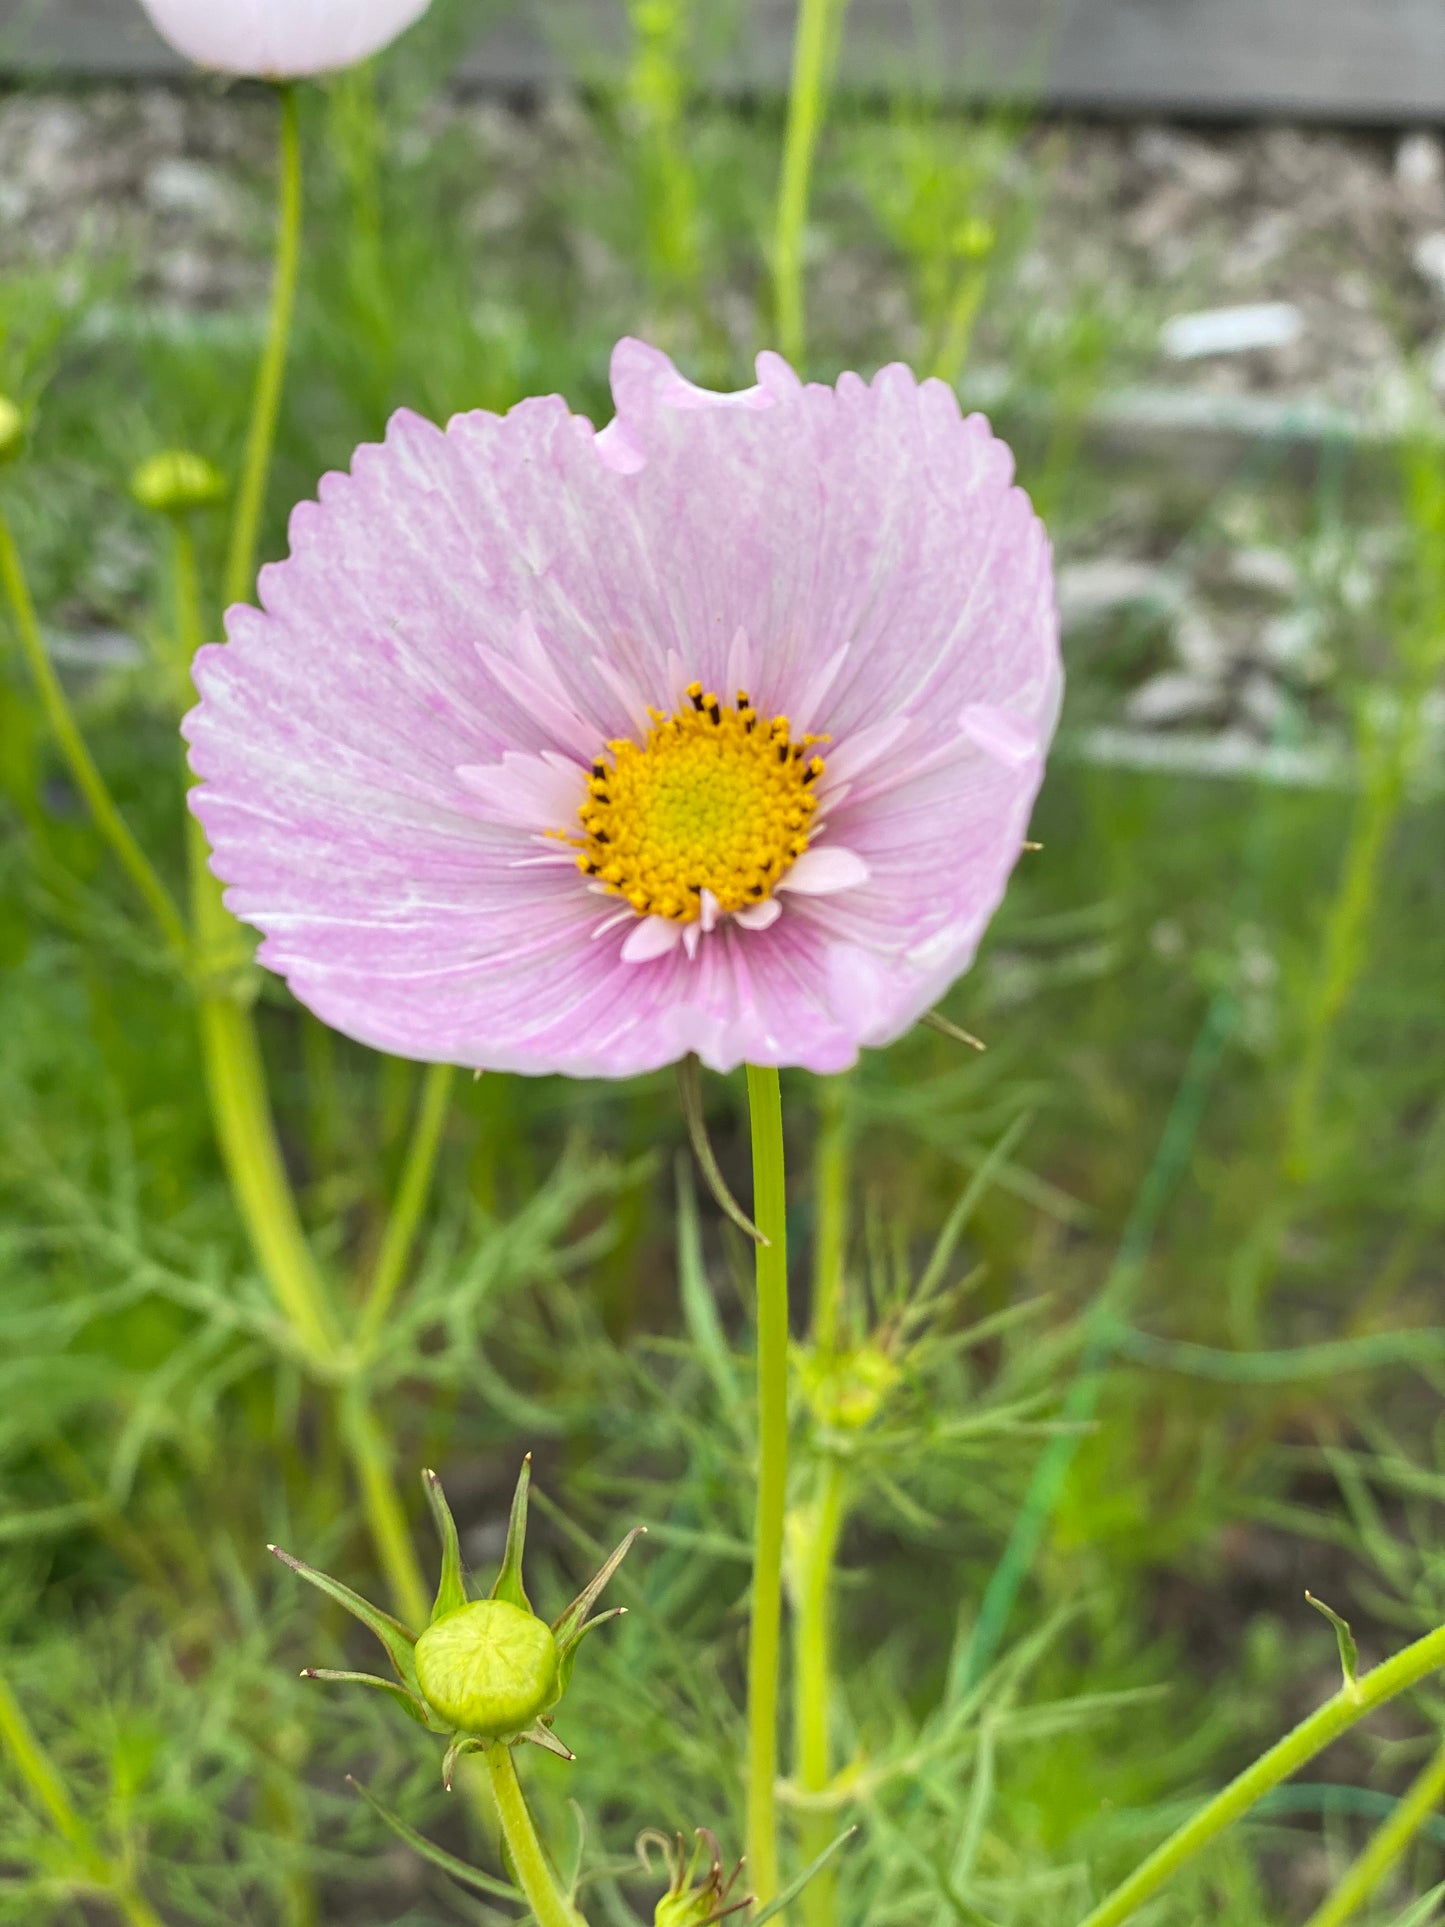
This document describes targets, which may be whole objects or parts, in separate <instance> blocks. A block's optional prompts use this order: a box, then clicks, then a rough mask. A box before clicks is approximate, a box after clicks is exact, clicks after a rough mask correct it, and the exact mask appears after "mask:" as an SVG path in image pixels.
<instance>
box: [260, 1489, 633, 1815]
mask: <svg viewBox="0 0 1445 1927" xmlns="http://www.w3.org/2000/svg"><path fill="white" fill-rule="evenodd" d="M531 1467H532V1461H531V1458H530V1455H529V1456H528V1458H527V1460H526V1462H525V1463H524V1464H523V1466H522V1474H521V1477H520V1478H519V1479H518V1480H517V1490H516V1492H515V1494H514V1496H513V1499H512V1518H511V1523H510V1525H509V1526H508V1528H507V1545H506V1550H505V1552H504V1553H503V1555H502V1569H501V1571H500V1572H499V1573H498V1574H497V1577H496V1580H495V1581H494V1583H493V1586H492V1591H491V1596H490V1598H487V1599H468V1597H467V1585H466V1579H465V1575H464V1574H463V1572H462V1551H461V1541H460V1539H459V1538H458V1536H457V1525H456V1520H455V1519H453V1517H452V1514H451V1508H450V1507H449V1506H448V1504H447V1502H446V1496H445V1494H444V1493H443V1491H442V1488H441V1481H440V1479H438V1477H437V1475H436V1473H435V1472H425V1473H423V1474H422V1480H423V1483H424V1485H425V1487H426V1495H427V1502H428V1504H429V1505H430V1506H431V1509H432V1516H433V1518H434V1519H435V1520H436V1525H437V1532H438V1535H439V1536H440V1538H441V1542H442V1564H441V1576H440V1578H439V1580H438V1582H437V1592H436V1602H435V1604H434V1605H433V1607H432V1611H431V1619H430V1622H429V1623H428V1624H427V1625H426V1626H425V1627H423V1629H422V1630H421V1632H420V1633H415V1634H414V1633H412V1632H411V1631H409V1630H408V1628H407V1627H405V1626H403V1625H402V1624H401V1622H400V1621H399V1620H396V1619H393V1618H392V1616H391V1614H390V1613H385V1612H382V1610H381V1609H380V1607H378V1606H373V1605H372V1604H371V1602H370V1601H369V1600H366V1599H363V1598H362V1597H361V1595H360V1594H359V1593H354V1592H353V1591H352V1590H351V1588H350V1587H349V1586H343V1585H342V1584H341V1582H340V1580H338V1579H333V1578H331V1577H330V1575H329V1574H327V1573H324V1572H318V1571H317V1570H316V1569H315V1567H313V1566H307V1565H303V1564H302V1562H301V1561H300V1560H299V1559H293V1558H292V1556H291V1554H290V1553H289V1552H282V1550H281V1548H280V1547H279V1546H272V1547H271V1548H270V1550H271V1551H272V1552H273V1553H275V1555H276V1557H277V1558H278V1559H279V1560H281V1562H282V1564H283V1565H287V1566H289V1567H290V1568H291V1570H292V1571H293V1572H294V1573H296V1574H297V1576H298V1577H299V1578H302V1579H304V1580H305V1581H306V1582H307V1584H308V1585H312V1586H315V1587H316V1589H317V1591H318V1592H323V1593H325V1594H326V1596H327V1597H328V1598H329V1599H334V1600H335V1601H336V1602H337V1604H338V1605H341V1606H344V1607H345V1608H346V1610H347V1611H348V1612H349V1613H351V1614H352V1615H353V1616H354V1617H355V1618H357V1619H359V1620H360V1621H361V1623H362V1625H363V1626H367V1627H369V1628H370V1629H371V1631H372V1632H373V1633H375V1635H376V1637H377V1638H378V1639H379V1640H380V1642H381V1644H382V1646H383V1647H384V1648H385V1650H386V1655H387V1658H388V1659H389V1660H390V1661H391V1666H392V1671H393V1672H394V1673H395V1675H396V1677H395V1679H383V1678H381V1677H380V1675H378V1674H376V1673H341V1672H335V1671H333V1670H332V1669H331V1668H329V1667H324V1666H308V1667H307V1668H306V1669H305V1672H304V1674H303V1675H302V1677H303V1678H305V1679H326V1680H335V1681H337V1682H339V1683H345V1684H346V1685H355V1686H367V1687H370V1688H371V1689H372V1690H373V1691H379V1692H383V1693H386V1694H389V1695H390V1697H391V1698H392V1699H394V1700H396V1701H397V1703H398V1704H399V1705H400V1706H401V1708H402V1710H403V1711H404V1712H405V1713H406V1714H407V1715H408V1716H409V1717H410V1718H411V1719H414V1720H415V1721H416V1722H417V1724H418V1725H419V1726H424V1727H426V1729H427V1730H428V1732H431V1733H445V1734H448V1735H450V1738H451V1744H450V1746H449V1747H448V1748H447V1752H446V1758H445V1759H444V1760H443V1762H442V1781H443V1784H444V1785H445V1786H447V1787H450V1786H451V1783H452V1773H453V1770H454V1768H455V1766H456V1763H457V1761H458V1760H459V1759H460V1758H461V1757H462V1755H463V1754H464V1753H476V1752H479V1751H481V1750H482V1749H483V1748H484V1747H485V1746H486V1744H487V1742H488V1741H490V1740H508V1741H513V1740H530V1741H531V1743H532V1744H533V1745H534V1746H540V1747H541V1748H543V1750H544V1751H545V1752H548V1753H556V1754H558V1755H560V1757H561V1758H562V1759H564V1760H570V1759H572V1758H573V1757H574V1756H573V1754H572V1752H571V1750H570V1749H569V1748H568V1746H567V1745H566V1743H565V1742H564V1741H562V1740H560V1739H559V1738H558V1737H557V1735H556V1734H555V1733H554V1732H553V1731H552V1718H551V1713H552V1708H553V1707H554V1706H556V1705H557V1703H558V1701H559V1700H560V1699H561V1698H562V1695H563V1694H564V1693H565V1692H566V1690H567V1685H568V1682H569V1680H570V1679H571V1677H572V1666H573V1663H574V1661H575V1660H576V1657H577V1648H578V1647H579V1646H580V1645H581V1644H582V1641H583V1640H584V1639H585V1638H586V1637H587V1635H588V1633H590V1632H591V1631H592V1630H593V1629H594V1627H597V1626H602V1625H605V1624H606V1622H607V1621H608V1620H609V1619H615V1618H616V1617H617V1616H618V1614H619V1613H622V1612H624V1611H625V1610H626V1608H625V1607H622V1606H615V1607H614V1608H613V1609H612V1611H611V1612H601V1613H594V1612H593V1610H592V1608H593V1607H594V1606H595V1605H596V1603H597V1599H598V1595H599V1594H600V1593H601V1591H602V1589H603V1587H604V1586H605V1585H606V1584H607V1582H608V1580H609V1579H610V1578H611V1577H612V1575H613V1573H615V1572H616V1570H617V1568H618V1567H619V1566H620V1565H621V1564H622V1561H623V1559H624V1558H625V1557H626V1555H627V1551H628V1548H629V1547H630V1546H631V1544H632V1542H633V1540H634V1539H635V1538H636V1537H637V1535H638V1533H639V1532H641V1531H643V1530H644V1528H643V1527H642V1526H635V1527H634V1528H633V1530H632V1531H631V1532H629V1533H628V1535H627V1537H626V1538H625V1539H624V1540H623V1541H622V1543H621V1545H620V1546H618V1547H617V1549H616V1550H615V1551H614V1552H613V1554H612V1556H611V1558H609V1559H606V1560H604V1561H603V1563H602V1566H601V1567H600V1569H599V1570H598V1571H597V1572H595V1573H594V1574H593V1575H592V1577H591V1579H589V1580H588V1582H587V1584H586V1585H585V1586H584V1587H583V1588H582V1590H581V1592H580V1593H578V1595H577V1597H576V1598H575V1599H574V1600H573V1601H572V1603H571V1605H570V1606H568V1607H567V1608H566V1610H565V1611H564V1612H562V1613H560V1614H559V1615H558V1617H557V1618H556V1619H555V1620H553V1622H552V1624H551V1625H550V1626H548V1625H547V1624H546V1623H545V1621H543V1620H541V1619H539V1618H538V1617H537V1615H536V1614H535V1613H534V1612H533V1611H532V1602H531V1601H530V1600H529V1599H528V1597H527V1591H526V1588H525V1586H524V1585H523V1584H522V1552H523V1547H524V1544H525V1541H526V1536H527V1491H528V1487H529V1485H530V1482H531Z"/></svg>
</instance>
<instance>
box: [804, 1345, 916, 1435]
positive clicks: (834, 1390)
mask: <svg viewBox="0 0 1445 1927" xmlns="http://www.w3.org/2000/svg"><path fill="white" fill-rule="evenodd" d="M900 1377H901V1372H900V1370H899V1366H898V1361H897V1360H896V1359H895V1358H893V1357H892V1356H891V1354H890V1353H889V1352H887V1351H885V1350H884V1349H883V1347H882V1346H881V1345H877V1344H867V1345H860V1346H859V1347H858V1349H857V1350H856V1351H851V1352H839V1353H836V1354H835V1355H833V1356H832V1357H829V1358H819V1357H816V1356H814V1357H811V1358H809V1359H808V1360H807V1361H806V1362H805V1364H804V1367H803V1386H804V1390H805V1392H806V1394H807V1399H808V1403H809V1405H810V1406H811V1407H812V1410H813V1416H814V1417H815V1418H816V1419H817V1421H818V1423H819V1424H820V1425H821V1426H823V1427H824V1429H825V1430H827V1431H830V1432H861V1431H862V1429H863V1427H864V1426H865V1425H867V1424H869V1423H870V1421H871V1420H872V1419H874V1418H876V1417H877V1415H878V1412H879V1409H880V1408H881V1407H882V1405H883V1404H884V1402H885V1400H886V1399H887V1398H888V1395H889V1394H890V1393H891V1392H892V1391H893V1389H894V1387H895V1386H896V1385H897V1383H898V1381H899V1378H900Z"/></svg>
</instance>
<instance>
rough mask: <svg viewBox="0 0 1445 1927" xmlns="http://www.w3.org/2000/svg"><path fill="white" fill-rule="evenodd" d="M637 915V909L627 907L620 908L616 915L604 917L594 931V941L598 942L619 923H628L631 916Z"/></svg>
mask: <svg viewBox="0 0 1445 1927" xmlns="http://www.w3.org/2000/svg"><path fill="white" fill-rule="evenodd" d="M636 915H637V912H636V911H635V910H632V909H627V910H619V911H618V912H617V914H616V916H615V917H604V918H603V919H602V921H601V923H599V924H598V926H597V928H596V929H595V930H594V931H593V932H592V941H593V943H596V941H597V939H598V938H599V937H605V936H606V935H607V932H608V931H609V930H615V929H616V928H617V926H618V924H619V923H626V921H627V919H628V918H629V917H635V916H636Z"/></svg>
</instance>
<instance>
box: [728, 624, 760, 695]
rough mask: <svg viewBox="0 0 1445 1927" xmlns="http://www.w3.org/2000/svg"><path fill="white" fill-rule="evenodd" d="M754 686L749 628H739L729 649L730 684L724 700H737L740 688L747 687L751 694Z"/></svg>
mask: <svg viewBox="0 0 1445 1927" xmlns="http://www.w3.org/2000/svg"><path fill="white" fill-rule="evenodd" d="M752 687H753V652H752V650H751V649H750V648H749V647H748V634H747V630H746V629H739V630H738V632H737V634H736V635H735V636H734V637H733V639H732V646H731V647H730V648H729V650H728V686H727V691H726V693H725V694H724V696H723V701H724V702H728V703H730V702H734V701H736V699H737V693H738V691H739V690H740V689H746V690H747V691H748V693H749V695H751V694H752Z"/></svg>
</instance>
